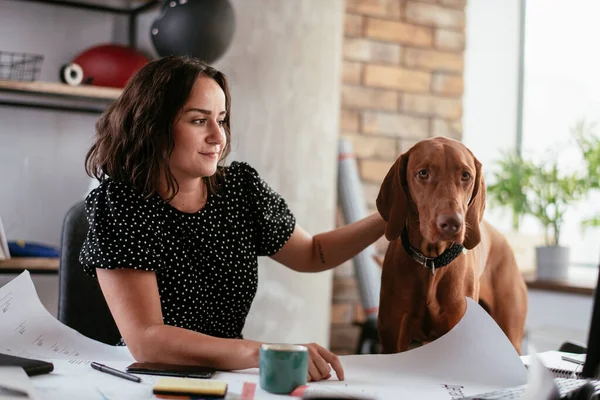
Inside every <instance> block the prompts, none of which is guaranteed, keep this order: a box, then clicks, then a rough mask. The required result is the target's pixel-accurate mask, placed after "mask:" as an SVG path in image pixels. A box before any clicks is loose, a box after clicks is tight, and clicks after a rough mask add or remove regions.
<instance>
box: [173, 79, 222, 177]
mask: <svg viewBox="0 0 600 400" xmlns="http://www.w3.org/2000/svg"><path fill="white" fill-rule="evenodd" d="M224 119H225V93H224V92H223V89H221V87H220V86H219V84H218V83H217V82H215V81H214V80H213V79H212V78H209V77H207V76H205V75H200V76H199V77H198V79H197V80H196V83H195V84H194V87H193V88H192V92H191V93H190V97H189V98H188V100H187V102H186V103H185V104H184V106H183V108H182V109H181V111H180V112H179V115H178V117H177V119H176V122H175V125H174V127H173V140H174V148H173V153H172V154H171V158H170V161H169V166H170V167H171V172H172V173H173V174H174V175H175V177H176V178H178V179H181V178H184V179H185V178H198V177H206V176H211V175H213V174H214V173H215V172H216V170H217V163H218V162H219V159H220V158H221V153H222V152H223V148H224V147H225V144H226V143H225V142H226V136H225V128H224V126H223V120H224Z"/></svg>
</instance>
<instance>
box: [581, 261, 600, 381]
mask: <svg viewBox="0 0 600 400" xmlns="http://www.w3.org/2000/svg"><path fill="white" fill-rule="evenodd" d="M598 284H600V266H598V282H597V283H596V289H595V290H594V305H593V307H592V320H591V323H590V332H589V335H588V345H587V355H586V357H585V364H584V365H583V371H582V372H581V375H582V377H584V378H598V374H599V373H600V371H599V370H598V367H599V366H600V294H599V293H600V291H599V290H598Z"/></svg>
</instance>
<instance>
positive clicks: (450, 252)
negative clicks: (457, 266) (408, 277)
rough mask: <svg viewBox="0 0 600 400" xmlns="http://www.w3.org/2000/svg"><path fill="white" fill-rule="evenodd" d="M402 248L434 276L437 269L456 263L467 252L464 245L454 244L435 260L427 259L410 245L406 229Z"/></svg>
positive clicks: (403, 233) (403, 234)
mask: <svg viewBox="0 0 600 400" xmlns="http://www.w3.org/2000/svg"><path fill="white" fill-rule="evenodd" d="M402 247H404V250H406V252H407V253H408V255H409V256H410V257H411V258H412V259H413V260H415V261H416V262H418V263H419V264H421V265H422V266H423V267H425V268H430V269H431V274H432V275H433V274H435V270H436V268H442V267H445V266H446V265H448V264H450V263H451V262H452V261H454V259H455V258H456V257H458V256H459V255H461V254H462V253H466V252H467V250H466V249H465V248H464V246H463V245H460V244H456V243H454V244H453V245H452V246H450V247H448V248H447V249H446V251H444V252H443V253H442V254H440V255H439V256H437V257H433V258H432V257H427V256H425V255H423V254H422V253H421V252H419V251H417V250H416V249H415V248H414V247H412V246H411V245H410V242H409V241H408V231H407V230H406V228H404V230H403V231H402Z"/></svg>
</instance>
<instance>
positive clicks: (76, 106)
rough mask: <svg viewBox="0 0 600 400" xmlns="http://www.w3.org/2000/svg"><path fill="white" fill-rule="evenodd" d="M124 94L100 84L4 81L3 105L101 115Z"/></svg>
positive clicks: (1, 84)
mask: <svg viewBox="0 0 600 400" xmlns="http://www.w3.org/2000/svg"><path fill="white" fill-rule="evenodd" d="M120 94H121V89H113V88H103V87H98V86H69V85H66V84H63V83H51V82H39V81H35V82H21V81H7V80H0V105H3V106H16V107H28V108H39V109H46V110H57V111H71V112H83V113H93V114H99V113H101V112H102V111H103V110H104V109H105V108H106V106H107V105H108V104H110V102H111V101H113V100H115V99H116V98H117V97H119V95H120Z"/></svg>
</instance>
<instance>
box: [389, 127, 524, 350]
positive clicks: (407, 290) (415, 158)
mask: <svg viewBox="0 0 600 400" xmlns="http://www.w3.org/2000/svg"><path fill="white" fill-rule="evenodd" d="M485 197H486V190H485V183H484V180H483V177H482V174H481V163H480V162H479V161H478V160H477V159H476V158H475V156H473V154H472V153H471V151H470V150H469V149H467V147H466V146H464V145H463V144H462V143H461V142H458V141H456V140H452V139H447V138H443V137H436V138H432V139H426V140H423V141H420V142H418V143H417V144H415V145H414V146H413V147H412V148H411V149H410V150H408V151H407V152H405V153H404V154H402V155H401V156H400V157H399V158H398V160H397V161H396V163H395V164H394V165H393V166H392V168H391V169H390V171H389V172H388V174H387V176H386V177H385V179H384V181H383V183H382V185H381V189H380V192H379V195H378V197H377V209H378V211H379V213H380V214H381V215H382V217H383V219H384V220H385V221H386V222H387V225H386V229H385V236H386V238H387V239H388V240H390V242H391V243H390V244H389V247H388V249H387V252H386V255H385V259H384V262H383V271H382V278H381V294H380V304H379V321H378V329H379V336H380V339H381V345H382V351H383V352H384V353H397V352H401V351H405V350H407V349H408V348H409V345H410V344H411V342H412V341H417V342H420V343H426V342H430V341H433V340H435V339H437V338H438V337H440V336H442V335H443V334H445V333H447V332H448V331H449V330H450V329H452V327H454V325H456V323H458V321H460V319H461V318H462V317H463V315H464V313H465V311H466V300H465V296H468V297H471V298H472V299H474V300H475V301H479V303H480V304H481V305H482V306H483V307H484V308H485V309H486V310H487V311H488V312H489V314H490V315H491V316H492V318H493V319H494V320H495V321H496V322H497V323H498V325H499V326H500V328H502V330H503V331H504V333H505V334H506V335H507V337H508V338H509V340H510V341H511V342H512V344H513V345H514V347H515V349H516V350H517V352H519V354H520V352H521V340H522V338H523V332H524V325H525V317H526V314H527V290H526V286H525V282H524V279H523V277H522V275H521V274H520V272H519V270H518V267H517V263H516V261H515V257H514V254H513V252H512V250H511V248H510V247H509V244H508V243H507V241H506V240H505V238H504V237H503V236H502V234H500V233H499V232H498V231H497V230H495V229H494V228H493V227H492V226H491V225H490V224H488V223H487V222H485V221H483V220H482V218H483V212H484V209H485ZM403 242H404V243H403Z"/></svg>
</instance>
